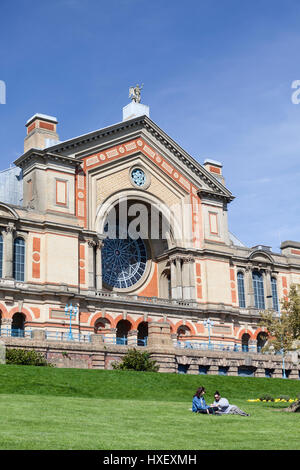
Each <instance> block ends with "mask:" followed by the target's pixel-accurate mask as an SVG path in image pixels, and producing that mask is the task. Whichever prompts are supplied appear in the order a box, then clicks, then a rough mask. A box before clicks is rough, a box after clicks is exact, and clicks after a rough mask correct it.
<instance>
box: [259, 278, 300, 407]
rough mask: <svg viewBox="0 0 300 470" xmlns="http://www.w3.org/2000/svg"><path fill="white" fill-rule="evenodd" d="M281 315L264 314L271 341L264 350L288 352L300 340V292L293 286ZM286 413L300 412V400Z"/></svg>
mask: <svg viewBox="0 0 300 470" xmlns="http://www.w3.org/2000/svg"><path fill="white" fill-rule="evenodd" d="M281 305H282V308H281V312H280V315H279V314H277V315H274V311H267V312H262V313H261V316H262V320H261V325H263V326H265V327H266V328H267V330H268V334H269V341H268V343H267V345H266V347H265V348H264V349H269V348H270V347H271V346H273V348H274V350H275V351H276V352H277V351H281V352H282V353H283V354H284V353H285V352H286V351H290V350H291V349H293V347H294V346H293V345H294V344H295V341H299V340H300V292H299V288H297V287H296V286H295V285H292V286H291V288H290V292H289V297H288V299H286V300H284V301H283V302H281ZM285 411H292V412H299V411H300V400H298V401H297V402H296V403H294V404H292V405H290V406H289V407H288V408H286V410H285Z"/></svg>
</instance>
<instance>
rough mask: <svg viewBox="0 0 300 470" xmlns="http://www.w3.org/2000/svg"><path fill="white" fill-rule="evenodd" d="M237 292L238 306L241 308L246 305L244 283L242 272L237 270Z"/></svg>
mask: <svg viewBox="0 0 300 470" xmlns="http://www.w3.org/2000/svg"><path fill="white" fill-rule="evenodd" d="M237 284H238V294H239V306H240V307H241V308H245V307H246V301H245V285H244V274H243V273H242V272H239V273H238V274H237Z"/></svg>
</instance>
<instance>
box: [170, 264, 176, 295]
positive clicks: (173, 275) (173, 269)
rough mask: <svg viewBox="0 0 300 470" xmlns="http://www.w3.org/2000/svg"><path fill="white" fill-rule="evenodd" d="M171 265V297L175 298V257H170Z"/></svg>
mask: <svg viewBox="0 0 300 470" xmlns="http://www.w3.org/2000/svg"><path fill="white" fill-rule="evenodd" d="M170 266H171V297H172V299H177V282H176V266H175V259H170Z"/></svg>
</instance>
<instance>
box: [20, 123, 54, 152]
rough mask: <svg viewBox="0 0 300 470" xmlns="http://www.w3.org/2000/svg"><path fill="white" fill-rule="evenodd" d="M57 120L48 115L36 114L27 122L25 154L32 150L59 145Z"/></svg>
mask: <svg viewBox="0 0 300 470" xmlns="http://www.w3.org/2000/svg"><path fill="white" fill-rule="evenodd" d="M57 122H58V121H57V119H56V118H55V117H53V116H47V115H46V114H35V115H34V116H32V117H31V118H30V119H28V121H27V122H26V124H25V126H26V128H27V136H26V137H25V139H24V152H27V150H29V149H31V148H35V149H44V148H46V147H51V146H52V145H55V144H58V143H59V137H58V135H57V133H56V125H57Z"/></svg>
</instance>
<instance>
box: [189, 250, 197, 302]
mask: <svg viewBox="0 0 300 470" xmlns="http://www.w3.org/2000/svg"><path fill="white" fill-rule="evenodd" d="M189 268H190V298H191V299H192V300H196V278H195V259H194V258H190V263H189Z"/></svg>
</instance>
